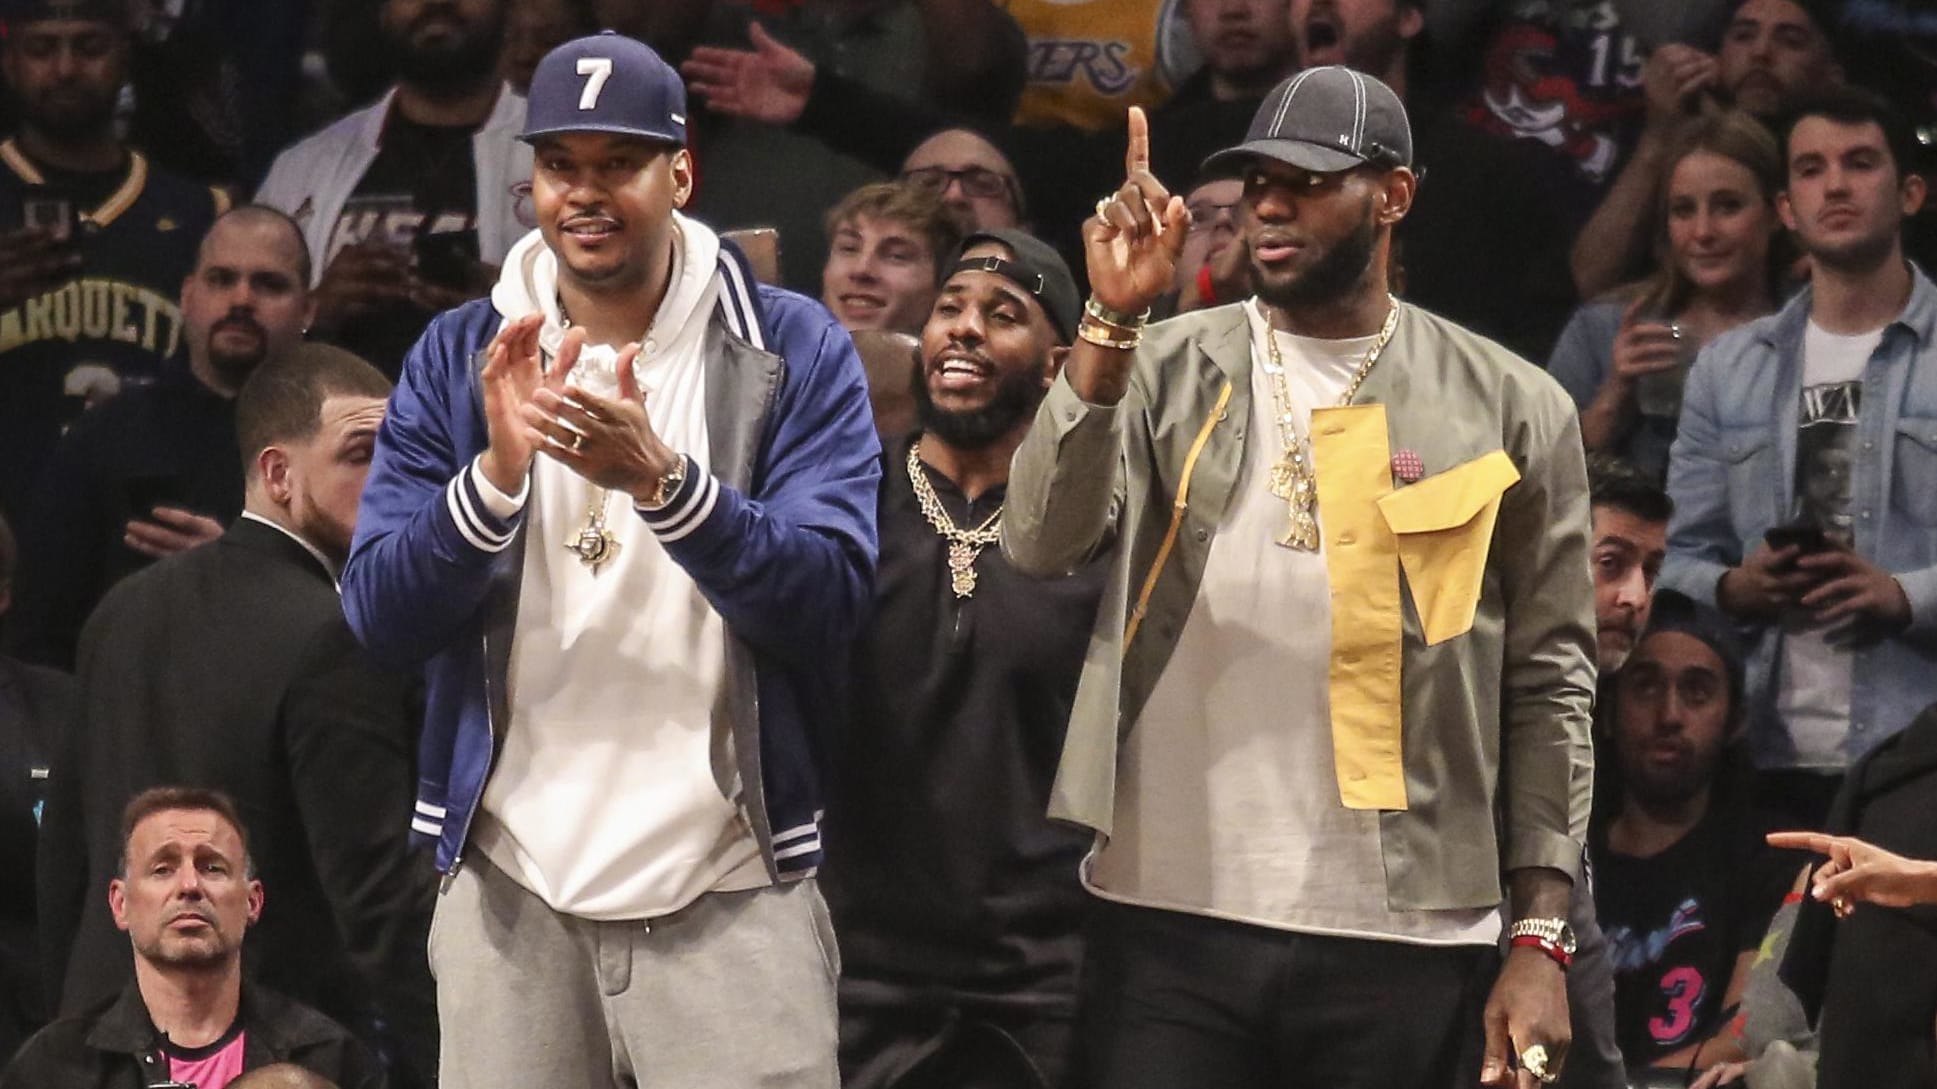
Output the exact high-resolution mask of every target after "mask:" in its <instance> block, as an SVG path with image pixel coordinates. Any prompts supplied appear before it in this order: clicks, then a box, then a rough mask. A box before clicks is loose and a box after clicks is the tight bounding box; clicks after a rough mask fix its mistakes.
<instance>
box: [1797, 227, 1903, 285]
mask: <svg viewBox="0 0 1937 1089" xmlns="http://www.w3.org/2000/svg"><path fill="white" fill-rule="evenodd" d="M1902 228H1903V225H1902V224H1901V223H1899V224H1898V225H1897V231H1894V232H1892V233H1890V234H1884V235H1878V236H1876V237H1875V238H1865V239H1861V240H1859V241H1856V242H1852V243H1850V244H1849V245H1846V246H1840V247H1838V248H1836V249H1833V250H1809V251H1808V252H1809V257H1810V260H1812V261H1815V262H1817V263H1818V264H1820V265H1822V266H1823V267H1825V268H1828V269H1833V270H1835V271H1837V272H1841V273H1845V274H1849V275H1860V274H1863V273H1866V272H1875V271H1876V270H1877V269H1879V268H1881V267H1883V263H1884V262H1885V261H1888V260H1889V259H1890V253H1891V251H1892V250H1894V249H1895V248H1896V244H1897V238H1898V235H1899V233H1900V232H1901V231H1902Z"/></svg>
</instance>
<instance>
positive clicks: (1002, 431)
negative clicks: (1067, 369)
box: [909, 355, 1047, 450]
mask: <svg viewBox="0 0 1937 1089" xmlns="http://www.w3.org/2000/svg"><path fill="white" fill-rule="evenodd" d="M1044 366H1047V364H1044V365H1043V366H1038V367H1034V368H1030V369H1025V370H1019V371H1015V372H1013V373H1011V374H1008V375H1006V376H1004V377H1003V379H1002V381H1001V382H1000V383H999V384H997V386H996V387H995V396H994V397H992V398H990V399H989V403H988V404H986V405H983V406H982V407H981V408H977V409H971V410H969V411H967V412H949V411H946V410H944V409H942V408H940V407H938V406H937V405H936V404H935V399H934V398H933V397H932V396H930V395H929V392H928V367H927V366H926V365H925V364H923V363H922V361H921V357H920V356H919V355H917V356H916V357H915V366H914V368H913V377H912V378H911V379H910V382H909V384H910V386H911V388H912V390H913V392H914V396H915V419H916V420H917V422H919V423H920V424H921V429H922V430H923V431H925V432H928V433H929V434H932V435H934V436H935V437H936V438H937V439H939V440H941V442H942V443H943V444H944V445H946V446H951V447H953V448H955V449H957V450H983V449H986V448H988V447H990V446H993V445H995V444H996V443H997V442H1000V441H1002V438H1003V436H1005V435H1007V434H1009V433H1010V432H1011V431H1014V430H1015V429H1016V426H1017V425H1018V424H1021V423H1024V422H1026V421H1027V420H1028V419H1029V418H1030V417H1032V416H1034V415H1035V414H1036V406H1037V405H1039V404H1041V403H1042V398H1043V388H1042V377H1043V370H1044Z"/></svg>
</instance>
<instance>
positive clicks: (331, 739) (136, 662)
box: [40, 344, 437, 1082]
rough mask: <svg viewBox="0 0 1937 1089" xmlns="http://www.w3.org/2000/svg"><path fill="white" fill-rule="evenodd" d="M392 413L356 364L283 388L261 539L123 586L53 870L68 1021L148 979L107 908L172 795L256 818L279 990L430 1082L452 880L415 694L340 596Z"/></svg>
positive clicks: (258, 469) (262, 462)
mask: <svg viewBox="0 0 1937 1089" xmlns="http://www.w3.org/2000/svg"><path fill="white" fill-rule="evenodd" d="M388 392H389V383H388V381H386V380H385V379H384V378H383V377H382V375H380V374H378V373H377V371H376V370H375V369H374V368H372V367H370V366H369V365H368V364H365V363H364V362H363V361H361V360H359V359H357V358H355V357H354V356H351V355H349V354H348V353H346V352H343V351H341V350H340V349H336V348H330V347H326V346H322V345H313V344H312V345H304V346H302V347H300V348H298V349H296V350H295V351H293V352H291V353H290V354H289V355H288V356H286V357H284V358H283V359H280V360H276V361H273V362H271V363H268V364H265V365H264V366H263V367H262V368H261V369H260V370H258V371H257V372H256V373H255V374H254V375H252V376H251V378H250V380H249V381H248V382H247V383H246V384H245V385H244V387H243V390H242V392H241V394H240V396H239V399H238V404H237V410H236V413H237V431H238V433H239V436H240V441H241V447H242V449H243V450H244V451H247V458H246V463H245V469H246V473H247V477H248V483H247V491H246V499H245V505H244V511H243V515H242V517H241V518H240V519H238V520H237V521H236V523H235V524H234V525H233V526H231V527H230V528H229V530H228V532H227V533H226V534H224V535H223V536H222V537H221V538H219V539H218V540H216V541H214V542H212V543H210V544H207V545H203V546H201V547H199V548H195V549H191V550H189V551H187V552H184V553H182V554H180V555H176V556H172V557H170V558H168V559H166V560H164V561H162V562H160V563H158V564H156V565H154V566H153V567H151V568H148V569H147V570H145V571H142V572H140V573H138V574H136V575H134V576H132V577H130V578H129V579H127V580H124V581H123V582H122V583H120V584H119V585H117V586H116V587H115V589H114V590H113V591H112V592H110V593H109V595H108V597H107V598H106V600H104V601H103V602H102V605H101V607H100V609H99V610H97V611H96V613H95V615H94V616H93V618H92V619H91V620H90V621H89V622H88V625H87V627H86V629H85V630H84V631H83V634H82V639H81V653H80V668H79V677H80V680H81V690H82V692H83V693H84V696H83V698H82V706H81V710H80V713H79V716H78V718H77V720H76V723H75V724H76V726H77V729H75V730H74V731H73V734H72V737H71V739H70V741H69V742H68V743H67V744H65V745H63V747H62V750H61V752H60V753H59V754H58V755H57V756H56V759H55V763H54V767H53V772H52V775H51V780H50V786H49V791H50V797H49V800H48V806H47V815H46V820H45V823H44V825H43V838H42V844H41V856H40V876H41V887H40V895H41V901H40V902H41V918H42V919H43V920H45V931H46V932H45V934H44V937H43V941H44V943H45V948H46V951H47V955H48V957H49V963H48V964H47V969H48V973H49V980H50V984H51V985H52V986H53V987H54V989H55V991H56V993H57V994H58V995H59V997H60V999H61V1004H60V1009H61V1012H63V1013H72V1012H75V1011H77V1010H79V1009H82V1008H84V1007H85V1006H86V1005H88V1004H90V1003H92V1002H94V1001H95V1000H97V999H99V998H101V997H103V996H104V995H108V994H112V993H113V992H114V991H115V990H117V989H119V988H120V987H121V985H122V984H123V983H124V982H125V981H126V979H127V975H128V956H127V952H126V950H127V944H126V942H125V941H122V940H120V938H119V936H118V935H117V934H116V933H115V931H114V927H113V925H112V924H111V922H110V920H109V917H108V913H107V912H106V911H105V910H104V908H105V907H106V906H107V905H106V903H105V902H104V901H103V900H101V899H100V898H99V897H97V896H94V895H92V893H91V892H90V890H93V889H98V888H100V887H101V886H102V884H104V883H105V882H106V880H107V879H108V878H109V877H111V876H112V875H113V874H114V872H115V867H116V866H117V865H118V863H119V859H120V853H121V840H120V839H119V838H118V837H119V819H120V812H121V807H122V806H123V805H124V804H125V803H126V802H127V800H128V799H129V798H130V797H132V796H134V795H135V794H137V793H139V792H140V791H141V790H143V789H145V788H147V787H150V786H154V785H156V784H160V783H181V784H186V785H191V786H199V787H211V788H217V789H221V790H224V791H227V792H228V793H230V794H231V795H233V796H234V797H235V798H236V799H237V802H238V804H239V805H240V807H241V809H242V811H243V813H245V814H246V815H247V818H248V821H249V824H250V827H251V828H252V830H253V831H254V833H255V843H256V850H255V858H256V859H257V862H258V863H259V865H260V866H261V868H262V876H263V879H264V881H265V882H266V883H267V884H268V885H269V886H270V887H271V888H274V889H275V890H276V893H277V901H276V906H275V907H274V908H273V909H272V910H270V911H269V913H268V914H267V915H265V916H264V918H263V920H262V923H261V925H259V926H257V927H256V928H255V931H254V933H253V934H252V935H251V937H250V939H249V948H248V951H247V952H248V955H249V960H250V965H251V967H252V969H253V970H254V973H255V976H256V978H258V979H260V980H261V981H262V982H264V983H265V984H268V985H270V986H273V987H276V988H278V989H280V990H282V991H285V992H287V993H289V994H291V995H293V996H295V997H297V998H300V999H302V1000H303V1001H305V1002H308V1003H310V1004H312V1005H315V1006H316V1007H317V1008H318V1009H321V1010H323V1011H324V1012H326V1013H328V1014H330V1015H331V1016H333V1017H335V1018H336V1019H337V1020H339V1021H342V1022H343V1023H344V1024H346V1025H349V1026H351V1027H352V1028H354V1029H357V1030H358V1031H360V1032H364V1031H366V1030H368V1028H369V1026H370V1025H371V1024H373V1023H374V1022H375V1021H376V1020H377V1019H378V1018H381V1020H382V1021H383V1023H384V1024H386V1025H387V1026H388V1029H389V1030H390V1033H391V1035H389V1036H387V1037H385V1038H384V1042H385V1043H386V1046H387V1049H388V1050H390V1051H391V1052H392V1054H393V1055H395V1056H396V1057H397V1058H398V1059H400V1060H401V1061H402V1064H403V1066H404V1067H405V1068H407V1069H408V1070H409V1071H410V1072H411V1073H412V1074H414V1075H416V1076H418V1077H419V1078H421V1079H422V1080H424V1081H425V1082H429V1081H430V1080H431V1071H432V1070H433V1069H434V1067H435V1056H436V1049H437V1043H436V1037H437V1033H436V1014H435V1005H434V999H433V997H432V995H433V989H432V984H431V980H430V975H429V967H428V965H427V963H426V961H425V954H424V946H425V941H426V936H427V933H428V928H429V917H430V903H431V899H432V896H433V885H434V877H433V873H432V870H431V867H430V865H429V863H428V862H427V861H426V860H423V859H420V858H418V857H417V856H415V855H414V854H413V853H411V852H410V850H409V849H408V846H407V843H406V837H407V834H408V827H409V823H410V812H411V805H412V791H413V788H414V781H413V772H412V762H411V753H412V751H413V749H412V747H413V745H414V741H415V737H414V732H415V726H414V722H415V718H414V715H413V714H412V712H411V707H410V688H409V683H408V682H407V680H406V679H405V678H404V677H402V676H399V675H395V674H391V673H387V672H383V671H380V670H378V669H377V668H376V667H375V666H373V665H372V664H371V663H370V662H369V660H368V659H367V658H366V657H365V656H364V653H363V651H362V650H361V649H360V648H359V647H358V646H357V644H356V641H355V640H354V638H353V637H352V636H351V634H350V631H349V629H348V627H347V625H346V624H345V622H344V620H343V615H342V608H341V605H340V603H339V600H338V598H337V595H336V591H335V587H334V584H333V582H334V578H335V573H336V571H337V569H338V565H340V563H341V562H342V559H343V557H344V556H345V555H346V554H347V553H348V551H349V543H350V532H351V528H352V526H353V525H354V523H355V520H356V511H357V504H358V497H359V495H360V493H361V491H362V487H363V479H364V476H365V475H366V473H367V472H368V469H369V458H370V452H371V448H372V445H373V444H374V442H375V437H376V428H377V425H378V423H379V422H380V421H381V420H382V418H383V411H384V397H385V396H386V395H387V394H388Z"/></svg>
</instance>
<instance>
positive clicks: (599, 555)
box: [554, 299, 624, 577]
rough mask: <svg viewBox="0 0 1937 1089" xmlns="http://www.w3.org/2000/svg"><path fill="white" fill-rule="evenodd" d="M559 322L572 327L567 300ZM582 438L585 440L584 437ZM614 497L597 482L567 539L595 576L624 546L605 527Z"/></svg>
mask: <svg viewBox="0 0 1937 1089" xmlns="http://www.w3.org/2000/svg"><path fill="white" fill-rule="evenodd" d="M558 325H559V328H561V329H570V328H571V327H572V317H571V315H570V314H567V313H565V300H564V299H559V300H558ZM554 358H556V357H554ZM579 441H581V442H582V441H584V440H583V438H581V439H580V440H579ZM586 483H588V484H589V483H591V482H590V481H587V482H586ZM611 498H612V493H611V491H610V490H608V489H606V488H601V487H599V486H598V485H596V484H594V485H593V486H592V498H591V499H590V500H589V501H588V502H587V503H586V504H585V524H584V525H582V526H580V527H578V531H577V532H576V533H573V534H572V539H571V540H569V541H566V542H565V551H567V552H570V553H571V554H572V555H574V556H577V557H578V562H580V563H582V564H584V565H585V566H587V567H589V568H591V569H592V575H593V576H594V577H597V575H598V573H599V568H601V567H603V566H605V565H606V564H607V563H609V562H611V561H612V560H615V559H618V558H619V552H620V551H621V549H623V547H624V546H623V545H621V544H620V543H619V538H618V536H617V535H616V534H614V533H613V532H612V531H611V530H609V529H607V528H606V527H605V508H606V504H607V502H608V501H609V500H610V499H611Z"/></svg>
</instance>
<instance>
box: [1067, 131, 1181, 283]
mask: <svg viewBox="0 0 1937 1089" xmlns="http://www.w3.org/2000/svg"><path fill="white" fill-rule="evenodd" d="M1123 171H1124V182H1123V187H1122V188H1121V189H1118V190H1117V191H1116V192H1115V193H1113V194H1111V195H1110V196H1109V197H1107V198H1105V199H1104V200H1102V201H1098V202H1097V214H1096V215H1095V216H1092V217H1091V218H1090V219H1089V220H1088V221H1086V222H1085V223H1084V224H1083V254H1084V258H1085V260H1086V261H1087V263H1088V267H1089V279H1090V290H1091V292H1092V293H1094V294H1095V295H1096V298H1097V301H1098V302H1101V303H1102V304H1103V305H1104V306H1107V307H1109V308H1110V309H1112V310H1115V311H1117V312H1119V313H1123V314H1140V313H1142V312H1143V311H1144V310H1145V309H1146V308H1147V307H1149V306H1150V304H1151V303H1153V302H1155V301H1156V300H1157V298H1158V297H1159V296H1161V295H1162V294H1163V293H1164V292H1165V291H1168V290H1169V289H1170V285H1171V281H1172V279H1173V277H1174V276H1175V275H1176V269H1177V256H1178V254H1180V253H1182V252H1183V249H1184V236H1185V233H1186V231H1187V230H1188V229H1189V227H1190V213H1189V212H1188V211H1186V210H1185V208H1184V198H1182V197H1180V196H1172V195H1171V192H1170V190H1168V189H1165V188H1164V186H1163V183H1162V182H1160V181H1158V180H1157V179H1156V176H1155V175H1153V174H1151V173H1150V122H1149V121H1148V120H1147V119H1145V117H1144V115H1143V110H1142V109H1141V108H1139V107H1136V106H1132V107H1130V146H1129V150H1128V151H1126V152H1125V153H1124V160H1123Z"/></svg>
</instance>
